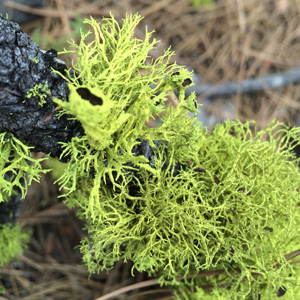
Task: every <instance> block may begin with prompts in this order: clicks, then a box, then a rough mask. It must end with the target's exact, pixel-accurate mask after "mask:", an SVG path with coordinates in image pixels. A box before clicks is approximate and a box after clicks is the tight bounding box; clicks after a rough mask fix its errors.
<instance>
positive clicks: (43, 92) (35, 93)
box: [23, 81, 51, 107]
mask: <svg viewBox="0 0 300 300" xmlns="http://www.w3.org/2000/svg"><path fill="white" fill-rule="evenodd" d="M49 95H51V91H50V90H49V87H48V82H47V81H46V82H45V84H44V85H43V84H42V83H39V84H37V85H35V86H34V87H33V88H32V89H30V90H29V91H28V92H27V93H26V98H27V99H32V98H35V97H36V98H38V99H39V100H38V105H39V106H41V107H43V106H44V104H45V103H46V102H47V101H46V98H47V97H48V96H49ZM25 101H26V100H24V101H23V103H24V102H25Z"/></svg>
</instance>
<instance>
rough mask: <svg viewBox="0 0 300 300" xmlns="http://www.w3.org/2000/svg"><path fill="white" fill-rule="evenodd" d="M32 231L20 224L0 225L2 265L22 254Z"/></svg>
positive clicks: (0, 256)
mask: <svg viewBox="0 0 300 300" xmlns="http://www.w3.org/2000/svg"><path fill="white" fill-rule="evenodd" d="M30 234H31V231H30V230H29V229H24V228H23V227H22V226H21V225H20V224H16V225H15V226H11V225H9V224H6V225H0V267H1V266H3V264H5V263H7V262H9V261H10V260H12V259H13V258H15V257H17V256H18V255H20V254H22V252H23V250H24V248H25V247H26V244H27V243H28V242H29V239H30Z"/></svg>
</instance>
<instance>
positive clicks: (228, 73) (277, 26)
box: [0, 0, 300, 300]
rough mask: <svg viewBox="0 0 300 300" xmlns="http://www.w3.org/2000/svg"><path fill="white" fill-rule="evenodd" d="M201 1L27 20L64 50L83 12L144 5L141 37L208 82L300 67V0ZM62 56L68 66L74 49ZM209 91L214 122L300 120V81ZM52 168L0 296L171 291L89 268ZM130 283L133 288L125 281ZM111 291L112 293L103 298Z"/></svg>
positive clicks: (72, 0) (58, 8)
mask: <svg viewBox="0 0 300 300" xmlns="http://www.w3.org/2000/svg"><path fill="white" fill-rule="evenodd" d="M198 2H199V3H200V2H201V1H192V0H160V1H150V0H120V1H113V0H107V1H106V0H103V1H98V0H67V1H62V0H52V1H48V4H47V5H46V6H45V8H44V9H35V10H32V9H31V12H33V13H35V14H37V15H39V18H38V19H36V20H35V21H32V22H29V23H26V24H21V25H22V28H23V30H24V31H25V32H27V33H29V34H30V35H31V38H32V39H33V40H34V41H36V42H37V43H39V44H40V46H41V48H42V49H45V50H48V49H50V48H54V49H56V50H58V51H61V50H62V49H63V48H64V47H66V40H67V39H68V38H73V39H75V40H78V39H79V38H80V35H79V27H80V26H81V25H80V21H79V20H80V19H82V18H84V17H89V16H90V15H92V16H93V17H94V18H95V19H97V20H99V21H100V20H101V19H102V17H109V16H110V13H113V15H114V16H115V18H116V19H117V20H118V21H120V22H121V21H122V18H124V17H125V15H126V13H135V12H139V14H140V15H141V16H143V17H144V19H143V20H142V22H141V24H140V25H139V27H138V29H137V31H136V35H137V37H140V38H143V35H144V33H145V26H147V27H148V30H149V31H151V30H155V34H154V36H155V38H156V39H158V40H160V42H159V43H158V45H157V48H156V49H155V50H153V51H152V52H151V53H150V55H151V56H153V57H158V56H159V55H161V54H162V53H163V51H164V49H167V48H168V47H169V46H171V47H172V49H173V50H175V53H176V55H175V56H174V61H175V60H176V62H177V63H178V64H180V65H185V66H187V67H188V68H189V69H191V70H194V72H195V73H196V74H198V75H199V77H200V79H201V82H203V83H215V84H221V83H224V82H227V81H238V82H241V81H242V80H244V79H250V78H255V77H261V76H264V75H267V74H271V73H278V72H283V71H286V70H289V69H291V68H295V67H297V66H300V2H299V1H298V0H290V1H289V0H268V1H267V0H263V1H262V0H216V1H211V3H212V5H211V6H209V7H203V6H201V5H200V6H195V4H196V3H198ZM10 5H11V6H13V4H12V3H11V4H10ZM22 9H25V10H26V7H25V8H24V7H23V8H22ZM62 59H66V60H67V61H68V64H69V65H70V58H67V57H64V58H62ZM206 96H207V95H200V96H199V97H198V101H199V103H204V106H202V108H201V109H203V110H204V111H205V112H206V114H207V115H208V116H212V119H213V121H211V122H212V124H213V123H215V122H221V121H223V120H224V119H226V118H230V119H235V118H239V119H240V120H242V121H245V120H248V119H251V120H255V121H256V122H257V124H258V127H259V128H262V127H264V126H265V125H266V124H268V123H269V122H270V121H272V120H273V119H278V120H279V121H283V122H285V123H289V124H291V125H295V124H297V123H298V122H299V119H300V118H299V108H300V104H299V99H300V83H299V84H292V85H288V86H286V87H282V88H278V89H273V90H265V91H261V92H258V93H252V94H242V93H240V92H238V93H237V94H236V95H232V96H230V97H229V96H227V97H219V98H215V99H214V100H213V101H212V102H211V105H209V106H208V107H206V106H205V103H207V102H206ZM228 108H229V109H228ZM36 155H37V156H40V155H41V154H36ZM54 176H55V175H54V174H46V175H43V176H42V178H41V182H40V183H39V184H37V183H33V184H32V185H31V187H30V191H29V193H28V195H27V197H26V199H25V201H24V205H23V207H22V212H21V215H20V218H19V220H18V222H22V223H25V224H26V226H28V227H31V228H32V229H33V234H32V238H31V241H30V244H29V247H28V249H27V250H26V251H25V252H24V254H23V255H22V256H21V257H20V258H19V259H17V260H15V261H13V262H11V263H9V264H7V265H5V267H3V268H1V270H0V276H1V278H2V279H1V280H2V283H3V284H4V286H5V287H6V294H5V295H3V296H0V300H1V299H13V300H17V299H18V300H19V299H26V300H40V299H44V300H50V299H51V300H54V299H55V300H65V299H66V300H71V299H72V300H77V299H78V300H92V299H93V300H94V299H98V298H99V297H100V298H99V299H101V300H104V299H116V300H121V299H128V300H147V299H149V300H150V299H151V300H167V299H172V292H171V291H170V290H168V289H166V288H165V287H160V286H159V285H158V284H156V281H155V278H148V277H147V274H142V273H135V276H134V277H132V276H131V264H130V263H123V262H122V261H120V262H118V263H117V264H116V265H115V266H114V268H113V269H112V270H110V271H109V272H101V273H100V274H97V275H92V276H89V274H88V272H87V270H86V268H85V266H83V265H82V262H81V254H80V252H79V249H78V248H76V246H78V245H79V243H80V240H81V239H82V238H83V237H84V236H86V232H85V231H84V230H83V229H82V228H83V224H82V223H81V221H80V220H78V218H77V217H76V212H75V211H70V210H69V209H67V208H66V207H65V206H64V204H63V198H58V196H59V195H61V194H62V191H59V186H58V185H57V184H54V181H55V179H54ZM149 280H152V281H151V282H150V283H152V285H151V286H147V282H148V283H149ZM133 284H135V285H134V286H132V290H131V291H130V292H127V293H124V291H123V290H121V288H123V287H126V286H129V285H133ZM113 291H115V293H116V295H115V296H113V297H110V298H105V297H103V295H105V294H108V293H110V292H113ZM101 297H102V298H101Z"/></svg>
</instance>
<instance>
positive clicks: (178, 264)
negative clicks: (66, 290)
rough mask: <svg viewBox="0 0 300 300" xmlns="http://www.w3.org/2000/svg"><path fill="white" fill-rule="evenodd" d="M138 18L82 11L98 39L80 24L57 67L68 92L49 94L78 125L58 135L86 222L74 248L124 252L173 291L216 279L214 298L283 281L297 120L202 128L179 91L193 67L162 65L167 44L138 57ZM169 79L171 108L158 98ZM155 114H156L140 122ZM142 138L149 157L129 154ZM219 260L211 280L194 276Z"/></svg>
mask: <svg viewBox="0 0 300 300" xmlns="http://www.w3.org/2000/svg"><path fill="white" fill-rule="evenodd" d="M139 20H140V17H139V16H138V15H134V16H131V15H128V16H127V18H126V19H125V20H123V21H124V24H123V26H122V27H120V26H119V25H118V23H117V22H116V21H115V20H114V18H113V17H112V18H109V19H104V20H103V24H102V25H101V26H100V25H99V24H98V23H97V22H95V21H94V20H93V19H89V20H86V21H85V23H88V24H89V25H91V26H92V28H93V31H94V34H95V40H94V41H92V42H90V43H85V40H86V39H87V37H88V35H89V34H87V35H83V37H82V42H81V43H80V44H79V45H75V44H74V43H73V42H72V43H71V46H72V47H73V48H75V50H71V52H73V53H77V54H78V59H77V62H76V63H74V64H73V68H72V69H73V70H74V71H75V73H72V74H71V73H70V74H69V75H70V76H69V77H64V78H65V79H66V80H67V81H68V82H69V89H70V91H71V94H70V97H69V102H65V101H61V100H56V102H57V103H58V104H59V106H60V107H62V108H63V111H62V114H64V113H69V114H71V115H73V116H74V119H76V120H79V121H80V122H81V124H82V126H83V128H84V130H85V135H84V136H83V137H80V138H79V137H76V138H73V139H72V141H71V142H69V143H65V144H63V148H64V152H63V153H62V158H63V157H64V156H66V157H68V158H69V159H70V161H69V164H68V167H67V168H66V171H65V173H64V174H63V176H62V177H61V178H60V182H61V184H62V187H63V188H64V189H65V191H66V194H67V196H68V197H67V200H66V203H67V205H68V206H69V207H77V208H78V215H79V217H80V218H82V219H83V220H84V221H85V222H86V228H87V230H88V233H89V235H88V237H87V238H85V239H83V241H82V244H81V251H82V252H83V255H84V256H83V260H84V262H85V263H86V264H87V266H88V268H89V271H90V272H91V273H93V272H98V271H99V270H103V269H109V268H111V267H112V266H113V265H114V263H115V262H116V261H118V260H119V259H124V260H125V261H127V260H131V261H132V262H133V270H134V269H137V270H138V271H146V272H148V273H149V274H150V275H155V276H158V277H159V280H160V282H161V283H162V284H171V285H174V286H177V287H178V288H179V291H181V292H180V293H179V294H178V297H181V298H182V299H201V298H199V297H198V296H197V293H198V295H200V294H201V287H203V286H205V285H207V284H209V285H212V286H214V285H215V287H216V284H219V281H218V280H221V282H222V284H224V291H225V292H224V293H223V294H222V292H220V293H219V292H218V293H219V296H218V297H219V299H222V297H223V296H224V295H225V294H226V295H231V296H230V299H246V297H255V295H258V294H264V295H266V294H270V295H275V294H276V289H278V288H280V287H281V286H282V285H284V286H288V289H291V288H292V287H293V284H295V283H296V282H297V272H296V271H297V269H296V267H293V266H292V265H290V264H289V261H287V259H286V257H285V255H286V254H287V253H289V252H291V251H293V250H296V249H298V248H299V243H298V241H299V231H298V224H299V221H300V211H299V206H297V205H298V204H299V202H300V196H299V191H298V187H299V180H300V173H299V170H298V164H299V159H296V158H295V157H294V156H293V154H292V148H293V147H294V146H295V145H297V144H299V143H300V140H299V136H298V134H299V129H292V130H289V129H288V128H287V127H285V126H284V125H283V124H278V123H276V122H274V123H272V124H270V125H269V126H268V127H267V128H265V129H264V130H262V131H259V132H256V129H255V124H254V123H251V122H248V123H246V124H242V123H241V122H239V121H233V122H225V123H224V124H220V125H217V126H216V127H215V128H214V130H213V131H212V132H210V131H208V130H206V129H204V128H201V127H200V126H199V124H196V123H195V120H194V119H193V118H190V117H188V116H187V113H188V112H192V113H196V112H197V105H196V106H195V95H191V96H190V97H189V98H188V99H185V93H184V90H185V89H186V88H187V87H188V85H189V84H191V83H192V81H191V78H190V74H188V73H187V71H186V70H185V69H183V68H181V67H179V66H177V65H169V64H168V62H169V59H170V55H171V54H172V52H171V51H170V50H168V51H166V52H165V54H164V56H163V57H161V58H159V59H157V60H155V61H153V60H150V62H148V63H146V60H147V58H148V52H149V50H151V49H152V48H153V47H154V45H155V40H152V41H150V34H149V33H148V32H146V37H145V41H140V40H138V39H136V38H134V37H133V30H134V27H135V26H136V25H137V23H138V21H139ZM65 52H68V51H65ZM69 52H70V51H69ZM74 74H76V75H74ZM175 89H178V92H179V93H178V94H179V97H178V102H179V104H178V106H177V107H176V108H174V107H172V106H170V105H165V104H166V100H167V96H168V93H172V94H173V95H174V96H175V94H174V90H175ZM154 113H155V114H158V115H160V119H161V121H162V124H161V125H159V126H157V127H155V128H148V127H147V126H146V125H145V122H147V121H148V120H149V118H151V117H152V115H153V114H154ZM280 128H281V129H280ZM289 137H293V139H294V140H295V141H296V142H295V143H294V144H293V146H291V145H289V143H288V140H289ZM141 141H146V142H147V143H148V144H149V147H151V151H152V153H153V155H152V158H151V161H150V159H149V158H146V157H145V156H142V155H137V154H136V152H135V150H134V149H135V147H137V146H138V145H139V144H141ZM157 141H159V142H157ZM178 166H179V167H178ZM219 269H220V270H223V273H222V274H220V275H219V276H215V277H213V278H212V279H209V277H208V278H202V277H201V276H198V274H199V273H201V272H202V271H214V270H219ZM298 273H299V272H298ZM178 276H181V277H183V278H184V280H183V283H181V281H178V280H177V278H178ZM221 287H222V285H221ZM216 288H217V287H216ZM185 294H186V295H187V296H186V297H187V298H184V297H185V296H184V295H185ZM214 294H215V295H217V292H214ZM211 295H212V294H211ZM207 296H209V292H208V293H207ZM196 297H198V298H196ZM224 297H225V296H224ZM224 297H223V298H224ZM216 299H217V298H216Z"/></svg>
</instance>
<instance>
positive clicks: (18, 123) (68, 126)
mask: <svg viewBox="0 0 300 300" xmlns="http://www.w3.org/2000/svg"><path fill="white" fill-rule="evenodd" d="M52 68H53V69H54V70H58V71H60V72H62V73H64V72H65V70H66V68H67V67H66V65H65V64H64V62H62V61H60V60H57V59H54V58H53V57H52V56H50V55H48V54H47V53H46V52H45V51H42V50H41V49H40V48H39V46H38V45H37V44H36V43H34V42H33V41H31V40H30V37H29V36H28V35H27V34H26V33H24V32H23V31H22V29H21V28H20V26H19V25H18V24H16V23H14V22H11V21H9V20H7V19H5V18H4V17H3V16H2V15H0V132H10V133H13V134H14V135H15V136H16V137H17V138H19V139H20V140H21V141H22V142H23V143H25V144H27V145H29V146H33V147H34V149H33V150H34V151H41V152H44V153H47V154H48V153H49V154H50V155H51V156H52V157H58V156H59V155H60V153H61V147H60V145H59V144H58V143H59V142H68V141H70V140H71V138H72V137H73V136H80V135H82V134H83V129H82V127H81V125H80V123H79V122H77V121H70V120H68V118H69V117H70V116H67V115H64V116H62V117H61V118H59V119H58V118H57V111H56V110H55V108H56V104H55V103H54V102H53V101H52V97H57V98H59V99H63V100H66V101H67V99H68V95H69V89H68V86H67V83H66V81H65V80H64V79H62V78H61V77H60V76H59V75H58V74H56V73H54V72H53V71H52ZM37 85H40V86H41V87H47V86H48V89H49V91H50V93H49V94H44V96H45V101H46V102H45V103H44V104H43V105H41V103H40V98H39V97H38V96H32V97H31V98H26V95H27V93H28V92H29V91H30V90H32V89H33V88H34V87H35V86H37Z"/></svg>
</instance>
